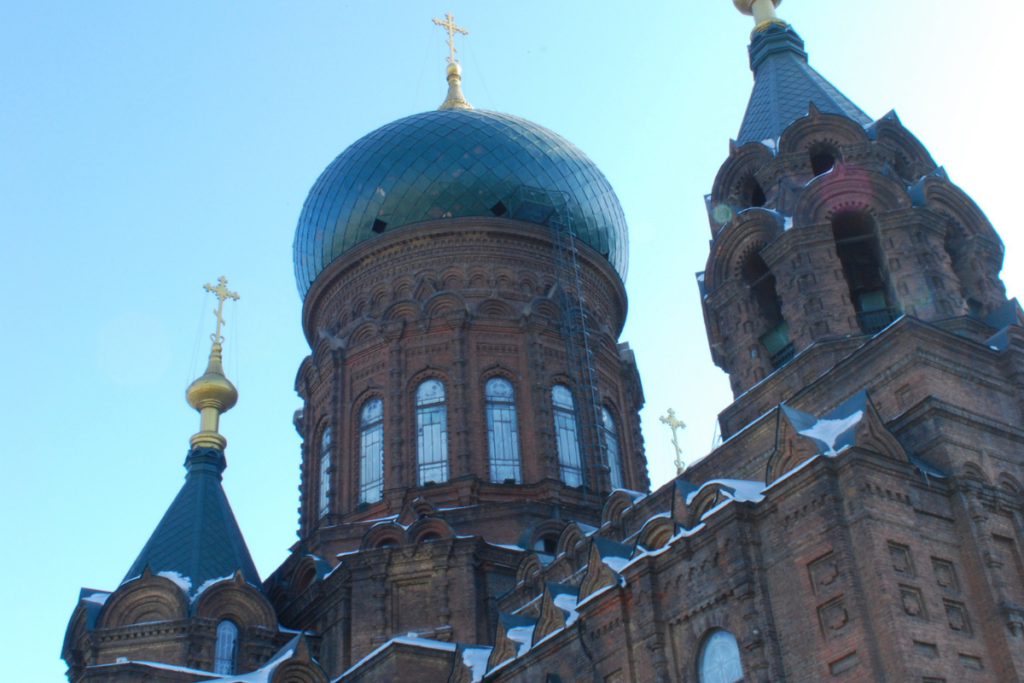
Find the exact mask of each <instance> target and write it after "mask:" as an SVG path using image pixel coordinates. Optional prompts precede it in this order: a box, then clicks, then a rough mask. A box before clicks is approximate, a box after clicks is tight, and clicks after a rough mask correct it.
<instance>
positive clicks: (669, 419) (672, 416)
mask: <svg viewBox="0 0 1024 683" xmlns="http://www.w3.org/2000/svg"><path fill="white" fill-rule="evenodd" d="M658 419H659V420H660V421H662V422H664V423H665V424H667V425H668V426H669V427H671V428H672V445H673V446H674V447H675V449H676V474H682V473H683V456H682V453H681V451H680V448H679V441H678V440H677V439H676V430H677V429H679V428H682V429H686V425H685V424H683V421H682V420H679V419H677V418H676V411H674V410H672V409H671V408H669V409H668V415H665V416H664V417H659V418H658Z"/></svg>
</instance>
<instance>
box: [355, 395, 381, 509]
mask: <svg viewBox="0 0 1024 683" xmlns="http://www.w3.org/2000/svg"><path fill="white" fill-rule="evenodd" d="M383 491H384V401H382V400H380V399H379V398H371V399H370V400H369V401H367V402H366V404H365V405H363V409H362V411H360V414H359V502H360V503H376V502H377V501H378V500H380V497H381V493H382V492H383Z"/></svg>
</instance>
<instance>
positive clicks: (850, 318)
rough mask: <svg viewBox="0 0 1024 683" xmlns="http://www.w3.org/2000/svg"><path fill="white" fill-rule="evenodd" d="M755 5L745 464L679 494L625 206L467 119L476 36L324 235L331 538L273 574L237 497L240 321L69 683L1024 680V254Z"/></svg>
mask: <svg viewBox="0 0 1024 683" xmlns="http://www.w3.org/2000/svg"><path fill="white" fill-rule="evenodd" d="M734 2H735V4H736V6H737V8H738V9H740V10H741V11H743V12H744V13H746V14H752V15H753V16H754V19H755V29H754V32H753V33H752V34H751V44H750V47H749V52H750V64H751V69H752V71H753V73H754V88H753V91H752V93H751V98H750V101H749V104H748V108H747V111H746V113H745V115H744V117H743V120H742V124H741V127H740V132H739V134H738V136H737V138H736V140H734V141H732V143H731V144H730V151H729V156H728V158H727V159H726V160H725V162H724V163H723V164H722V166H721V167H720V169H719V171H718V174H717V176H716V177H715V178H714V182H713V185H712V189H711V193H710V194H709V195H708V196H707V197H706V201H707V208H708V219H709V228H710V232H711V249H710V254H709V257H708V261H707V266H706V268H705V271H704V272H703V273H700V274H699V275H698V277H697V289H698V291H699V295H700V296H701V298H702V302H703V310H704V324H705V327H706V329H707V335H708V343H709V346H710V349H711V354H712V358H713V360H714V362H715V363H716V364H717V365H718V366H719V367H721V368H722V369H723V370H724V371H725V372H726V373H727V374H728V375H729V378H730V382H731V385H732V388H733V392H734V395H735V400H734V401H733V403H732V404H731V405H730V406H728V407H727V408H726V409H725V410H724V411H723V412H722V413H721V415H720V418H719V422H720V425H721V430H722V436H723V441H722V443H721V444H720V445H719V446H717V447H716V448H715V449H714V450H713V451H712V452H711V453H709V454H708V455H707V456H705V457H704V458H702V459H700V460H699V461H697V462H695V463H692V464H691V465H690V466H689V467H688V468H687V469H686V470H685V471H684V472H683V473H681V474H680V475H679V476H678V477H676V478H675V479H674V480H673V481H671V482H669V483H668V484H666V485H664V486H662V487H660V488H659V489H657V490H654V491H651V490H650V482H649V480H648V478H647V470H646V460H645V456H644V445H643V441H642V437H641V434H640V419H639V410H640V408H641V407H642V406H643V403H644V397H643V390H642V386H641V382H640V376H639V374H638V372H637V368H636V364H635V361H634V358H633V354H632V352H631V351H630V349H629V346H628V344H626V343H623V342H621V341H620V338H619V337H620V334H621V331H622V327H623V324H624V322H625V316H626V310H627V298H626V291H625V288H624V285H623V279H624V277H625V272H626V266H627V262H628V235H627V229H626V221H625V216H624V215H623V212H622V209H621V208H620V206H619V203H618V200H617V199H616V197H615V193H614V191H613V189H612V188H611V186H610V185H609V184H608V182H607V180H606V179H605V178H604V176H603V175H602V174H601V172H600V170H598V169H597V168H596V166H594V164H593V163H592V162H591V161H590V160H589V159H588V158H587V157H586V156H585V155H584V154H583V153H582V152H580V151H579V150H578V149H577V148H576V147H574V146H573V145H572V144H571V143H569V142H568V141H566V140H565V139H564V138H561V137H560V136H558V135H557V134H555V133H553V132H551V131H549V130H547V129H544V128H542V127H540V126H537V125H536V124H533V123H530V122H529V121H525V120H523V119H521V118H518V117H515V116H510V115H507V114H500V113H495V112H486V111H479V110H476V109H473V108H472V107H471V106H470V105H469V104H468V102H467V101H466V98H465V97H464V96H463V94H462V91H461V67H460V66H459V64H458V62H457V60H455V58H454V57H455V49H454V44H453V43H452V39H453V38H454V36H455V34H457V33H459V32H460V31H462V29H461V28H460V27H458V26H457V25H456V24H455V23H454V20H453V18H452V17H451V15H447V16H446V18H445V20H444V21H440V20H435V21H436V23H438V24H439V25H441V26H442V27H443V28H444V29H445V30H447V31H448V37H449V45H450V46H451V48H452V51H451V53H450V55H451V56H450V58H449V65H448V70H447V73H448V82H449V93H448V97H447V99H446V101H445V102H444V104H443V105H442V106H441V108H440V109H439V110H437V111H434V112H426V113H423V114H417V115H414V116H410V117H407V118H405V119H401V120H399V121H396V122H393V123H391V124H388V125H386V126H384V127H382V128H380V129H378V130H377V131H374V132H372V133H370V134H369V135H367V136H366V137H364V138H362V139H361V140H359V141H357V142H356V143H354V144H353V145H352V146H351V147H349V148H348V149H347V150H345V151H344V152H343V153H342V154H341V155H339V156H338V158H337V159H336V160H335V161H334V162H333V163H332V164H331V165H330V166H329V167H328V168H327V169H326V170H325V171H324V173H323V174H322V175H321V177H320V178H319V179H318V180H317V182H316V183H315V184H314V186H313V188H312V190H311V191H310V194H309V197H308V198H307V200H306V203H305V205H304V207H303V210H302V214H301V216H300V218H299V224H298V228H297V230H296V237H295V246H294V262H295V269H296V279H297V282H298V286H299V290H300V294H301V295H302V296H303V313H302V324H303V329H304V332H305V335H306V339H307V340H308V342H309V345H310V355H309V356H308V357H307V358H306V359H305V360H304V361H303V362H302V364H301V366H300V368H299V370H298V373H297V377H296V390H297V392H298V394H299V396H301V398H302V399H303V408H302V409H301V410H300V411H298V412H297V413H296V415H295V420H294V422H295V428H296V429H297V430H298V432H299V434H300V435H301V437H302V453H301V462H302V468H301V485H300V499H299V509H298V512H299V537H300V541H299V542H297V543H296V544H295V546H294V547H293V548H292V549H291V553H290V556H289V557H288V558H287V559H286V560H285V561H284V562H283V563H282V564H281V566H280V567H278V568H277V569H276V570H275V571H274V572H273V573H272V574H271V575H270V576H269V577H265V578H263V579H261V578H260V576H259V575H258V573H257V571H256V568H255V566H254V564H253V562H252V559H251V557H250V556H249V552H248V550H247V548H246V546H245V541H244V539H243V538H242V535H241V533H240V531H239V529H238V525H237V524H236V522H235V519H234V517H233V514H232V512H231V509H230V505H229V504H228V501H227V499H226V497H225V495H224V491H223V489H222V488H221V485H220V481H221V477H222V474H223V472H224V471H225V459H224V449H225V446H226V441H225V439H224V438H223V437H222V436H221V435H220V434H219V432H218V417H219V415H220V414H221V413H223V412H224V411H226V410H228V409H230V408H231V407H232V406H233V405H234V402H235V399H236V398H237V392H235V390H234V387H233V386H232V385H231V383H230V382H229V381H228V379H227V378H226V377H225V376H224V371H223V368H222V365H221V349H220V339H221V338H220V328H219V326H218V330H217V333H216V334H215V335H214V344H213V348H212V350H211V355H210V363H209V366H208V368H207V372H206V373H205V374H204V375H203V376H202V377H200V378H199V379H197V380H196V382H194V383H193V385H192V387H190V389H189V393H188V399H189V402H190V404H191V405H193V407H195V408H196V409H197V410H198V411H199V412H200V414H201V428H200V431H199V433H197V434H196V435H195V436H193V437H192V442H191V446H192V447H191V449H190V450H189V453H188V457H187V459H186V468H187V471H188V474H187V477H186V481H185V484H184V486H183V487H182V489H181V492H180V493H179V494H178V496H177V498H176V499H175V500H174V502H173V503H172V505H171V507H170V508H169V509H168V511H167V513H166V515H165V516H164V518H163V519H162V520H161V522H160V524H159V525H158V527H157V529H156V530H155V531H154V533H153V535H152V537H151V538H150V540H149V541H148V542H147V544H146V546H145V547H144V548H143V550H142V552H141V553H140V555H139V557H138V559H137V560H136V561H135V563H134V564H133V566H132V567H131V568H130V570H129V571H128V573H127V574H126V576H125V578H124V580H123V581H122V582H121V584H120V585H119V586H118V587H116V588H115V589H114V590H112V591H105V590H92V589H83V590H82V594H81V597H80V600H79V602H78V605H77V606H76V607H75V610H74V612H73V614H72V617H71V620H70V623H69V625H68V630H67V634H66V637H65V641H64V646H63V650H62V656H63V658H64V659H65V661H66V662H67V664H68V667H69V668H68V679H69V681H70V683H86V682H88V683H114V682H122V681H124V682H127V681H159V682H166V683H196V682H199V681H223V682H230V681H239V682H242V681H249V682H257V681H258V682H262V683H327V682H328V681H331V682H334V681H341V682H343V683H356V682H360V683H364V682H365V683H371V682H373V683H376V682H378V681H398V682H403V681H410V682H411V681H423V682H427V681H436V682H438V683H482V682H484V681H486V682H502V683H504V682H509V683H511V682H518V681H547V682H548V683H573V682H582V681H588V682H589V681H600V682H602V683H625V682H627V681H636V682H647V681H661V682H665V683H669V682H671V683H684V682H685V683H698V682H699V683H734V682H735V681H757V682H768V681H819V680H821V681H825V680H838V681H849V682H864V683H867V682H869V681H900V682H903V681H919V682H921V683H939V682H940V681H944V682H948V683H952V682H953V681H972V682H973V681H992V682H993V683H997V682H998V683H1002V682H1007V681H1020V680H1024V556H1022V554H1021V547H1020V546H1021V543H1022V542H1024V535H1022V533H1024V518H1022V511H1024V508H1022V504H1024V459H1022V458H1021V456H1020V452H1021V451H1020V447H1021V445H1022V443H1024V374H1022V372H1024V311H1022V309H1021V307H1020V306H1019V305H1018V304H1017V302H1016V300H1015V299H1009V300H1008V299H1007V297H1006V293H1005V291H1004V288H1003V285H1002V282H1001V281H1000V279H999V271H1000V269H1001V267H1002V258H1003V247H1002V243H1001V241H1000V239H999V237H998V235H997V233H996V232H995V230H994V228H993V227H992V225H991V224H990V223H989V222H988V220H987V219H986V217H985V215H984V213H983V212H982V211H981V210H980V209H979V208H978V207H977V206H976V205H975V203H974V202H973V201H972V200H971V199H970V198H969V197H968V196H967V195H966V194H965V193H964V192H963V191H962V190H960V189H959V188H958V187H957V186H956V185H955V184H953V183H952V182H951V181H950V179H949V177H948V176H947V174H946V172H945V171H944V169H942V168H941V167H939V166H937V165H936V164H935V162H934V161H933V160H932V158H931V156H930V155H929V153H928V151H927V149H926V148H925V147H924V145H922V143H921V142H920V141H918V140H917V139H916V138H915V137H914V135H913V134H912V133H911V132H910V131H908V130H907V129H906V128H905V127H904V126H903V125H902V123H901V122H900V120H899V119H898V117H897V116H896V114H895V113H892V112H891V113H889V114H887V115H885V116H883V117H881V118H880V119H877V120H874V119H872V118H871V117H869V116H867V115H866V114H865V113H864V112H863V111H861V110H860V109H859V108H858V107H857V106H856V105H855V104H854V103H853V102H851V101H850V100H849V99H847V98H846V97H845V96H844V95H843V94H842V93H841V92H840V91H839V90H838V89H836V88H835V87H834V86H833V85H832V84H830V83H829V82H828V81H827V80H825V79H824V78H823V77H822V76H821V75H820V74H818V73H817V72H816V71H814V69H812V68H811V67H810V65H809V63H808V57H807V54H806V52H805V51H804V46H803V42H802V40H801V39H800V37H799V36H798V35H797V33H796V32H795V31H794V30H793V28H792V27H790V26H789V25H787V24H786V23H785V22H783V21H782V20H780V19H778V18H777V17H776V16H775V12H774V5H773V4H772V0H734ZM775 4H778V3H777V2H775ZM709 179H710V178H709ZM226 285H227V283H226V281H223V280H222V281H221V283H220V284H219V285H218V286H217V287H208V289H210V291H211V292H213V293H214V294H215V295H216V296H217V297H218V299H219V301H220V304H221V306H223V305H224V304H225V301H226V299H229V298H232V297H235V298H237V296H236V295H234V294H233V293H232V292H230V290H228V289H227V286H226ZM219 310H220V309H218V311H219ZM218 319H220V316H219V314H218Z"/></svg>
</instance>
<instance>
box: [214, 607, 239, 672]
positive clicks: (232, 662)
mask: <svg viewBox="0 0 1024 683" xmlns="http://www.w3.org/2000/svg"><path fill="white" fill-rule="evenodd" d="M237 670H238V627H237V626H235V625H234V624H233V623H232V622H230V621H227V620H225V621H222V622H220V623H219V624H218V625H217V645H216V647H215V648H214V653H213V673H215V674H222V675H227V676H231V675H233V674H234V673H235V672H236V671H237Z"/></svg>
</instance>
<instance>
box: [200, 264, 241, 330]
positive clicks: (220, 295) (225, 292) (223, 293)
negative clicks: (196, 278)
mask: <svg viewBox="0 0 1024 683" xmlns="http://www.w3.org/2000/svg"><path fill="white" fill-rule="evenodd" d="M203 289H205V290H206V291H207V292H213V294H214V296H216V297H217V300H218V303H217V310H216V311H214V312H213V314H214V315H215V316H217V331H216V332H215V333H214V334H213V335H211V337H210V338H211V339H213V343H214V344H217V343H220V342H223V341H224V337H222V336H220V328H221V325H227V322H226V321H225V320H224V316H223V313H224V300H225V299H234V300H235V301H238V298H239V297H238V293H237V292H232V291H231V290H229V289H228V279H227V278H226V277H224V276H223V275H221V276H220V277H219V278H217V286H216V287H213V286H211V285H210V283H206V284H205V285H203Z"/></svg>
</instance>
